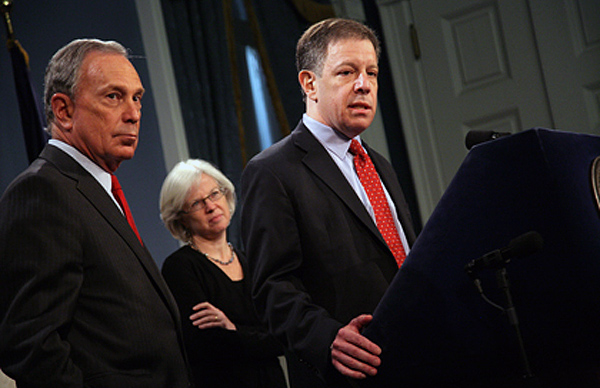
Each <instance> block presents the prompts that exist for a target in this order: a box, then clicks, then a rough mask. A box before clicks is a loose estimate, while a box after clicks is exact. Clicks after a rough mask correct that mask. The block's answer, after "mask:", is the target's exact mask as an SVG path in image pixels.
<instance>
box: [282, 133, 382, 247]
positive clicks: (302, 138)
mask: <svg viewBox="0 0 600 388" xmlns="http://www.w3.org/2000/svg"><path fill="white" fill-rule="evenodd" d="M292 136H293V140H294V144H295V145H296V146H297V147H299V148H301V149H302V150H304V151H305V152H306V155H305V156H304V158H303V159H302V162H303V163H304V164H305V165H306V167H308V168H309V169H310V170H311V171H312V172H313V173H314V174H315V175H317V176H318V177H319V178H320V179H321V180H322V181H323V182H324V183H325V184H326V185H327V186H329V188H330V189H331V190H332V191H333V192H334V193H335V194H336V195H337V196H338V197H339V198H340V199H341V200H342V202H344V203H345V204H346V206H347V207H348V208H349V210H350V211H351V212H353V213H354V214H355V215H356V216H357V217H358V219H359V220H360V221H361V222H362V223H363V224H364V225H365V226H366V227H367V228H368V229H369V230H370V231H371V233H373V235H374V236H375V237H376V238H377V239H378V240H380V241H381V242H382V243H383V244H385V241H384V240H383V237H382V236H381V233H379V230H378V229H377V226H376V225H375V223H374V222H373V220H372V219H371V216H369V213H368V212H367V210H366V209H365V207H364V205H363V204H362V202H361V201H360V199H358V197H357V196H356V193H355V192H354V190H353V189H352V187H351V186H350V185H349V184H348V181H347V180H346V178H345V177H344V175H343V174H342V172H341V171H340V169H339V168H338V166H337V165H336V164H335V162H334V161H333V160H332V159H331V157H330V156H329V154H328V153H327V151H326V150H325V148H323V146H322V145H321V143H319V141H318V140H317V139H316V138H315V137H314V136H313V135H312V134H311V133H310V131H309V130H308V129H307V128H306V127H305V126H304V125H303V124H302V123H300V124H299V125H298V127H296V130H294V132H292ZM386 246H387V244H386Z"/></svg>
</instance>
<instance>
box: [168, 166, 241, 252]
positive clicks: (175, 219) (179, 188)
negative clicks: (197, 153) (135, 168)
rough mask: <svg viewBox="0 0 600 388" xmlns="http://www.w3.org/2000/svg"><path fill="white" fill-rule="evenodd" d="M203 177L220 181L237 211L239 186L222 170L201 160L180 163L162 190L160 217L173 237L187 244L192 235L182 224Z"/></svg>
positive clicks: (229, 201) (226, 195)
mask: <svg viewBox="0 0 600 388" xmlns="http://www.w3.org/2000/svg"><path fill="white" fill-rule="evenodd" d="M202 174H206V175H208V176H210V177H212V178H214V180H216V181H217V184H218V185H219V188H221V189H222V190H223V191H224V192H225V198H226V199H227V204H228V205H229V210H230V211H231V215H232V216H233V213H234V212H235V201H236V198H235V187H234V186H233V183H231V181H230V180H229V179H228V178H227V177H226V176H225V175H224V174H223V173H222V172H221V171H219V169H217V168H216V167H215V166H213V165H212V164H210V163H209V162H207V161H205V160H201V159H188V160H186V161H181V162H179V163H177V164H176V165H175V167H173V169H172V170H171V172H169V174H168V175H167V177H166V178H165V181H164V182H163V185H162V188H161V190H160V218H161V220H162V221H163V223H164V224H165V227H166V228H167V229H168V230H169V232H171V234H172V235H173V237H175V238H176V239H178V240H180V241H183V242H186V243H187V242H190V238H191V236H190V234H189V232H188V231H187V230H186V228H185V227H184V226H183V224H182V223H181V215H182V211H183V207H184V205H185V200H186V198H187V196H188V194H189V192H190V190H191V189H192V188H193V187H194V185H196V184H198V183H199V182H200V179H201V178H202Z"/></svg>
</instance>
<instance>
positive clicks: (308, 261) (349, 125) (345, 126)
mask: <svg viewBox="0 0 600 388" xmlns="http://www.w3.org/2000/svg"><path fill="white" fill-rule="evenodd" d="M378 59H379V41H378V39H377V37H376V36H375V34H374V33H373V31H372V30H370V29H369V28H368V27H366V26H364V25H363V24H361V23H358V22H355V21H351V20H344V19H328V20H325V21H322V22H319V23H317V24H315V25H313V26H312V27H310V28H309V29H308V30H307V31H306V32H305V33H304V34H303V36H302V37H301V38H300V40H299V42H298V45H297V48H296V63H297V70H298V80H299V82H300V86H301V87H302V92H303V96H304V99H305V103H306V113H305V114H304V116H303V117H302V120H301V121H300V123H299V124H298V126H297V127H296V129H295V130H294V131H293V132H292V133H291V134H290V135H289V136H288V137H286V138H285V139H283V140H282V141H280V142H278V143H277V144H275V145H273V146H272V147H270V148H269V149H267V150H265V151H263V152H261V153H260V154H259V155H257V156H256V157H254V158H253V159H252V160H251V161H250V162H249V163H248V165H247V166H246V168H245V170H244V172H243V175H242V237H243V239H244V244H245V248H246V253H247V256H248V260H249V262H250V263H251V267H252V273H253V281H254V285H253V297H254V301H255V305H256V307H257V310H258V312H259V314H260V315H262V317H263V320H265V321H266V322H267V324H268V326H269V328H270V330H271V332H272V334H274V335H275V336H276V337H277V338H278V339H279V340H280V341H281V342H282V343H284V345H285V346H286V347H287V349H288V353H290V355H289V357H288V358H289V364H290V379H291V381H292V386H294V387H319V386H331V387H346V386H349V385H351V384H352V380H353V379H363V378H366V377H367V376H372V375H374V374H376V373H377V367H378V366H379V364H380V358H379V355H380V354H381V349H380V348H379V347H378V346H377V344H374V343H372V342H371V341H369V340H368V339H367V338H366V337H364V336H362V335H361V329H362V328H363V327H365V326H366V325H368V323H369V322H370V321H371V319H372V316H371V315H370V314H371V313H372V312H373V310H374V309H375V307H376V305H377V303H378V302H379V300H380V298H381V297H382V296H383V293H384V292H385V290H386V288H387V286H388V284H389V283H390V281H391V280H392V278H393V277H394V275H395V274H396V272H397V270H398V267H399V266H400V265H401V264H402V261H403V260H404V257H405V256H406V254H407V253H408V252H409V249H410V244H412V243H413V241H414V239H415V232H414V229H413V226H412V222H411V218H410V214H409V212H408V206H407V204H406V201H405V199H404V196H403V194H402V189H401V188H400V184H399V182H398V179H397V177H396V175H395V172H394V170H393V168H392V166H391V165H390V163H389V162H388V161H386V160H385V159H384V158H383V157H382V156H381V155H379V154H378V153H377V152H375V151H374V150H372V149H371V148H369V147H368V146H367V145H366V144H365V143H364V142H362V141H361V139H360V134H361V133H362V132H363V131H364V130H365V129H367V128H368V127H369V125H370V124H371V122H372V121H373V118H374V116H375V111H376V108H377V88H378V84H377V76H378V72H379V66H378Z"/></svg>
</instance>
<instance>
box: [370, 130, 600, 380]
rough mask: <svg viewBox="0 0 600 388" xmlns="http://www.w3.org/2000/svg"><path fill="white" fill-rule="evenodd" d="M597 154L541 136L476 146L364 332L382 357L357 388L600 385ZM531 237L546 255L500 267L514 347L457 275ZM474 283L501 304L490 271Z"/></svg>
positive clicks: (492, 312) (496, 317)
mask: <svg viewBox="0 0 600 388" xmlns="http://www.w3.org/2000/svg"><path fill="white" fill-rule="evenodd" d="M599 155H600V137H597V136H592V135H583V134H574V133H566V132H561V131H555V130H547V129H542V128H534V129H530V130H527V131H523V132H520V133H517V134H514V135H511V136H507V137H502V138H499V139H497V140H494V141H490V142H486V143H483V144H480V145H477V146H475V147H474V148H473V149H472V150H471V151H470V152H469V154H468V155H467V157H466V158H465V160H464V162H463V163H462V165H461V167H460V169H459V171H458V173H457V174H456V176H455V177H454V179H453V180H452V182H451V183H450V185H449V187H448V189H447V190H446V192H445V193H444V195H443V196H442V198H441V200H440V202H439V204H438V206H437V207H436V209H435V210H434V212H433V214H432V215H431V217H430V219H429V221H428V222H427V224H426V225H425V227H424V228H423V231H422V232H421V234H420V235H419V237H418V239H417V241H416V242H415V244H414V246H413V248H412V250H411V252H410V254H409V256H408V257H407V259H406V261H405V263H404V265H403V266H402V268H401V269H400V271H399V272H398V274H397V275H396V277H395V278H394V280H393V282H392V284H391V285H390V287H389V289H388V290H387V292H386V294H385V295H384V297H383V298H382V300H381V302H380V304H379V305H378V307H377V309H376V310H375V312H374V318H373V321H372V323H371V324H370V325H369V326H368V327H367V328H366V329H365V331H364V334H365V335H366V336H367V337H368V338H370V339H371V340H373V341H374V342H375V343H377V344H379V345H380V346H381V347H382V349H383V354H382V365H381V366H380V368H379V372H378V375H377V376H375V377H373V378H368V379H366V380H364V381H362V382H361V386H363V387H378V388H384V387H404V388H407V387H519V386H540V387H582V386H599V387H600V373H599V371H600V211H599V209H598V205H597V202H596V193H595V191H594V184H593V182H594V179H596V177H594V176H593V175H594V174H592V164H593V162H594V160H595V158H596V157H597V156H599ZM528 231H537V232H538V233H539V234H540V235H541V236H542V238H543V240H544V243H543V247H542V249H541V250H539V251H538V252H536V253H534V254H531V255H529V256H527V257H517V258H514V259H512V260H510V261H509V262H508V263H507V264H506V266H505V269H506V273H507V276H508V279H509V284H510V293H511V294H512V300H513V302H514V306H515V309H516V312H517V316H518V322H519V327H520V332H521V336H520V337H521V338H522V343H523V346H522V347H519V346H518V344H517V341H516V339H515V337H517V336H515V332H514V330H513V328H512V327H511V325H509V323H508V320H507V316H506V314H505V313H503V312H502V311H500V310H499V309H497V308H494V307H493V306H491V305H490V304H488V303H486V301H484V300H483V298H482V297H481V296H480V294H479V293H478V291H477V289H476V287H475V286H474V284H473V281H472V279H471V278H470V277H469V276H468V275H467V274H466V273H465V270H464V267H465V265H466V264H467V263H468V262H470V261H471V260H473V259H476V258H478V257H481V256H482V255H485V254H487V253H489V252H491V251H494V250H496V249H500V248H503V247H506V246H507V245H508V244H509V242H510V241H511V240H513V239H514V238H516V237H518V236H520V235H522V234H523V233H526V232H528ZM478 275H479V278H480V280H481V285H482V289H483V291H484V294H485V296H487V297H488V298H489V299H490V300H491V301H493V302H495V303H497V304H499V305H502V304H503V303H504V302H503V294H502V292H501V291H500V289H499V287H498V284H497V281H496V275H497V273H496V271H494V270H491V269H483V270H480V271H478ZM520 348H524V350H525V353H526V355H527V359H528V361H529V364H530V367H531V371H532V372H533V375H534V377H535V379H532V380H529V379H525V378H524V377H523V369H522V363H521V360H520V357H519V349H520Z"/></svg>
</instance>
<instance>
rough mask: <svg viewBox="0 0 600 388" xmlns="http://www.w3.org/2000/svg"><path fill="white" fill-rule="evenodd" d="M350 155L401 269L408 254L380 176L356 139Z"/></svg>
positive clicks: (351, 145)
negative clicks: (352, 156)
mask: <svg viewBox="0 0 600 388" xmlns="http://www.w3.org/2000/svg"><path fill="white" fill-rule="evenodd" d="M350 153H351V154H352V155H354V167H356V174H357V175H358V179H359V180H360V183H361V184H362V186H363V187H364V189H365V191H366V193H367V197H369V202H371V206H372V207H373V211H374V212H375V221H376V224H377V229H379V232H380V233H381V235H382V236H383V239H384V240H385V242H386V243H387V245H388V247H389V248H390V250H391V251H392V254H393V255H394V258H395V259H396V263H398V267H400V266H401V265H402V262H404V259H405V258H406V252H405V251H404V247H403V246H402V240H400V235H399V234H398V230H397V229H396V225H395V224H394V217H392V211H391V210H390V205H389V204H388V201H387V198H386V197H385V193H384V192H383V186H382V185H381V181H380V180H379V175H377V171H375V166H374V165H373V162H372V161H371V158H370V157H369V155H367V153H366V152H365V150H364V149H363V148H362V146H361V145H360V143H359V142H358V141H357V140H356V139H352V142H351V143H350Z"/></svg>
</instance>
